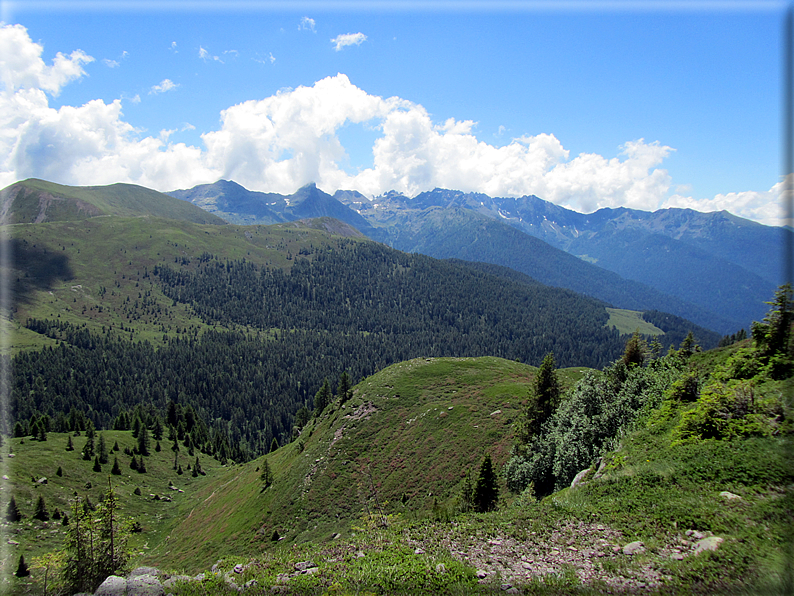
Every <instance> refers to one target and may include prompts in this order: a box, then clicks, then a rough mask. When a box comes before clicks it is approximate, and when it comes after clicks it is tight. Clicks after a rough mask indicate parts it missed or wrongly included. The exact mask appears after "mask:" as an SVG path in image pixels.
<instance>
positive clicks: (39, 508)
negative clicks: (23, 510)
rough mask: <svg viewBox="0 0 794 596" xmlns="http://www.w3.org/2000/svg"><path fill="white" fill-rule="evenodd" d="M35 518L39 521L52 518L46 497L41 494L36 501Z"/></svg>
mask: <svg viewBox="0 0 794 596" xmlns="http://www.w3.org/2000/svg"><path fill="white" fill-rule="evenodd" d="M33 519H37V520H39V521H47V520H49V519H50V512H49V511H47V505H46V504H45V503H44V497H43V496H42V495H39V500H38V501H37V502H36V511H35V513H34V514H33Z"/></svg>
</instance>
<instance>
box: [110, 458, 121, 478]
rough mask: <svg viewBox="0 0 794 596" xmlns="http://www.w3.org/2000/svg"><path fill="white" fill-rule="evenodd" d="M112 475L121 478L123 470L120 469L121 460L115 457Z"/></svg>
mask: <svg viewBox="0 0 794 596" xmlns="http://www.w3.org/2000/svg"><path fill="white" fill-rule="evenodd" d="M110 473H111V474H113V475H115V476H121V468H120V467H119V458H118V457H115V456H114V457H113V469H112V470H110Z"/></svg>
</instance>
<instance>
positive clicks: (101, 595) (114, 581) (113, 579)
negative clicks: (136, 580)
mask: <svg viewBox="0 0 794 596" xmlns="http://www.w3.org/2000/svg"><path fill="white" fill-rule="evenodd" d="M126 594H127V580H126V579H124V578H123V577H119V576H118V575H111V576H110V577H108V578H107V579H106V580H105V581H103V582H102V584H101V585H100V586H99V587H98V588H97V590H96V592H94V596H125V595H126Z"/></svg>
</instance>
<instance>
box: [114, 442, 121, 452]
mask: <svg viewBox="0 0 794 596" xmlns="http://www.w3.org/2000/svg"><path fill="white" fill-rule="evenodd" d="M120 449H121V447H119V442H118V441H115V442H114V443H113V451H119V450H120Z"/></svg>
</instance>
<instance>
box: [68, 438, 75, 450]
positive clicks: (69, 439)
mask: <svg viewBox="0 0 794 596" xmlns="http://www.w3.org/2000/svg"><path fill="white" fill-rule="evenodd" d="M66 451H74V445H72V435H69V436H68V438H67V439H66Z"/></svg>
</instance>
